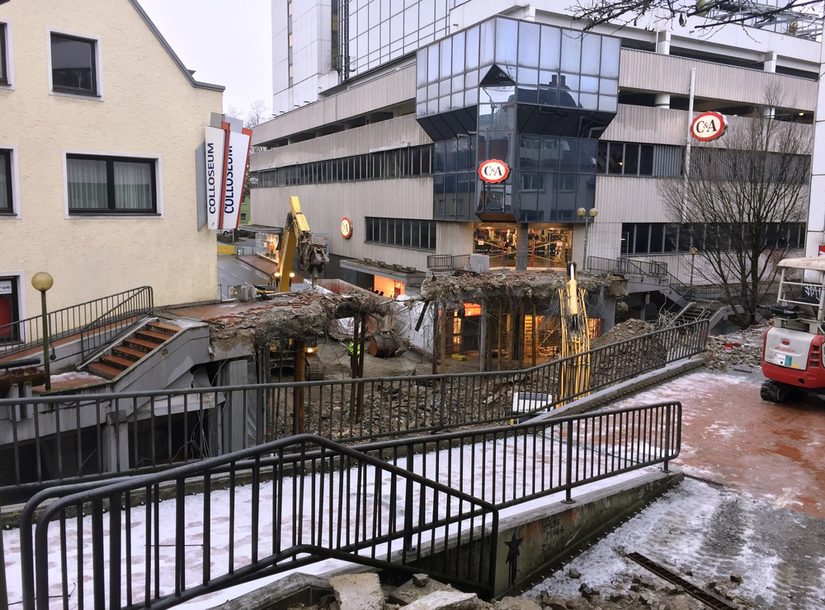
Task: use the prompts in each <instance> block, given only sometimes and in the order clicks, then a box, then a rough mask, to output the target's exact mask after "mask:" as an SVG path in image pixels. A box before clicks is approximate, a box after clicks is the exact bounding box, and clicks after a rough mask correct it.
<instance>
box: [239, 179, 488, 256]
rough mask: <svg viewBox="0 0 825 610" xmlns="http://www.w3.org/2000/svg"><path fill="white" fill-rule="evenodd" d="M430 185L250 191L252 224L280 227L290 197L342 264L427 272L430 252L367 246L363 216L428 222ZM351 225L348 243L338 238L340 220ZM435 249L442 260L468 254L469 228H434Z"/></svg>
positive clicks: (404, 182) (407, 182) (402, 182)
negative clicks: (369, 262) (367, 262)
mask: <svg viewBox="0 0 825 610" xmlns="http://www.w3.org/2000/svg"><path fill="white" fill-rule="evenodd" d="M432 193H433V181H432V178H430V177H424V178H402V179H393V180H376V181H369V182H366V181H365V182H344V183H340V184H333V185H329V184H323V185H305V186H287V187H276V188H258V189H253V190H252V206H251V209H252V222H253V223H254V224H262V225H269V226H276V227H280V226H283V225H284V222H285V220H286V214H287V211H288V208H289V197H290V196H292V195H297V196H298V197H299V198H300V199H301V209H302V210H303V211H304V214H305V215H306V217H307V220H308V221H309V226H310V228H311V229H312V232H313V233H325V234H327V236H328V237H329V251H330V253H331V254H333V255H337V256H342V257H345V258H359V259H360V258H369V259H373V260H379V261H384V262H387V263H392V264H397V265H403V266H405V267H414V268H416V269H420V270H424V269H426V268H427V255H429V254H433V252H430V251H424V250H412V249H408V248H401V247H396V246H382V245H378V244H371V243H365V241H364V239H365V235H366V233H365V231H366V221H365V217H366V216H379V217H391V218H419V219H431V218H432V208H433V199H432V197H433V195H432ZM344 216H347V217H348V218H349V219H350V220H352V225H353V233H352V237H351V238H350V239H344V238H343V237H342V236H341V232H340V224H341V218H342V217H344ZM436 230H437V234H436V244H437V247H438V252H439V253H440V254H469V253H470V252H472V249H473V243H472V237H473V235H472V231H473V230H472V225H471V224H469V223H447V222H439V223H437V229H436Z"/></svg>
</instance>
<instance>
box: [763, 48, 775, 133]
mask: <svg viewBox="0 0 825 610" xmlns="http://www.w3.org/2000/svg"><path fill="white" fill-rule="evenodd" d="M762 69H763V70H765V72H776V51H768V52H767V53H765V62H764V63H763V64H762ZM764 115H765V118H766V119H772V118H774V116H776V108H774V107H773V106H765V110H764Z"/></svg>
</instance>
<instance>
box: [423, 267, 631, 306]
mask: <svg viewBox="0 0 825 610" xmlns="http://www.w3.org/2000/svg"><path fill="white" fill-rule="evenodd" d="M577 280H578V284H579V287H581V288H584V289H585V290H586V291H587V292H588V293H590V294H598V293H601V292H602V290H604V291H605V292H606V293H607V294H609V295H610V296H613V297H616V298H621V297H624V296H626V295H627V289H626V282H625V280H624V278H622V277H620V276H617V275H611V274H604V275H590V274H579V275H578V277H577ZM566 281H567V274H566V273H565V272H564V271H561V270H548V271H513V270H501V271H489V272H487V273H471V272H455V273H453V274H450V275H431V276H429V277H427V278H426V279H425V280H424V282H423V283H422V285H421V297H422V298H423V299H432V300H435V301H439V302H441V303H444V304H447V305H454V306H458V305H460V304H462V303H463V302H465V301H471V302H475V303H488V304H492V305H496V304H498V305H502V304H510V303H512V302H514V301H520V302H522V303H524V304H526V305H535V306H536V307H539V308H544V307H547V305H548V303H551V302H553V301H555V300H556V299H558V290H559V288H561V287H562V286H564V284H565V282H566Z"/></svg>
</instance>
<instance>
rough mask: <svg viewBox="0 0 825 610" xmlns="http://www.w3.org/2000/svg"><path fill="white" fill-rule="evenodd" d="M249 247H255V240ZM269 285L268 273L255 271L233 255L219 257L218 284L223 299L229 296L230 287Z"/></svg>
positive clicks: (242, 243)
mask: <svg viewBox="0 0 825 610" xmlns="http://www.w3.org/2000/svg"><path fill="white" fill-rule="evenodd" d="M244 243H245V242H244V241H243V240H242V241H241V242H238V244H235V245H244ZM247 245H254V240H251V242H250V243H249V244H247ZM267 283H269V277H268V276H267V274H266V273H262V272H261V271H258V270H257V269H253V268H252V267H250V266H249V265H247V264H245V263H242V262H241V261H239V260H238V259H237V258H235V257H234V256H232V255H229V254H219V255H218V284H219V289H220V291H221V295H222V297H223V298H226V297H227V296H228V294H229V287H230V286H239V285H242V284H252V285H255V284H267Z"/></svg>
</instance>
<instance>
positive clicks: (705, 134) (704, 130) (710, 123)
mask: <svg viewBox="0 0 825 610" xmlns="http://www.w3.org/2000/svg"><path fill="white" fill-rule="evenodd" d="M727 128H728V121H727V119H726V118H725V117H724V116H723V115H721V114H719V113H718V112H703V113H701V114H699V115H697V116H696V117H695V118H694V119H693V121H692V122H691V123H690V135H692V136H693V137H694V138H696V139H697V140H699V141H700V142H710V141H711V140H715V139H716V138H720V137H722V134H724V133H725V130H726V129H727Z"/></svg>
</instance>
